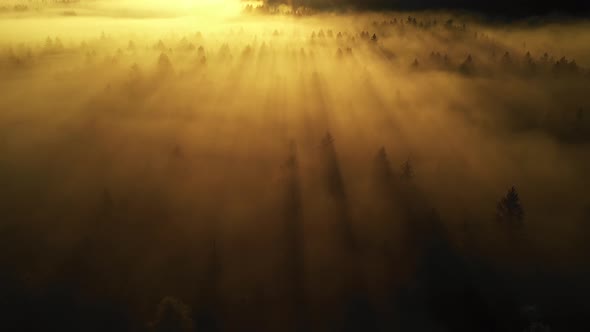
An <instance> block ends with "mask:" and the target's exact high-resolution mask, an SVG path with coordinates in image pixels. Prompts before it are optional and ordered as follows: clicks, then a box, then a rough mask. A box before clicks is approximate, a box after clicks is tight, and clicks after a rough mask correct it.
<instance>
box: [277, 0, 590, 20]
mask: <svg viewBox="0 0 590 332" xmlns="http://www.w3.org/2000/svg"><path fill="white" fill-rule="evenodd" d="M266 2H267V3H268V4H289V5H292V6H293V7H294V8H297V7H309V8H317V9H328V10H338V9H364V10H374V11H379V10H462V11H472V12H478V13H480V14H483V15H490V16H496V17H506V18H522V17H530V16H534V15H547V14H566V15H573V16H583V15H586V14H588V11H589V10H590V4H588V2H587V1H582V0H566V1H558V2H555V1H552V2H549V1H545V2H542V1H535V0H520V1H507V0H502V1H474V0H365V1H361V0H293V1H284V0H267V1H266Z"/></svg>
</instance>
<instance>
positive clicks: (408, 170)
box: [401, 159, 414, 180]
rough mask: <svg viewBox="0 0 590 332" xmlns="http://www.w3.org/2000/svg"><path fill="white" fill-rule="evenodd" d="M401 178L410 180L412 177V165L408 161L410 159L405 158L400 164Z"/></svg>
mask: <svg viewBox="0 0 590 332" xmlns="http://www.w3.org/2000/svg"><path fill="white" fill-rule="evenodd" d="M401 177H402V179H405V180H410V179H412V178H413V177H414V167H413V166H412V163H411V162H410V159H408V160H406V161H405V162H404V163H403V164H402V174H401Z"/></svg>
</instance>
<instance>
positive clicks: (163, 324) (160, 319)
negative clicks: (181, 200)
mask: <svg viewBox="0 0 590 332" xmlns="http://www.w3.org/2000/svg"><path fill="white" fill-rule="evenodd" d="M190 311H191V310H190V308H189V307H188V306H187V305H186V304H184V303H183V302H182V301H181V300H179V299H176V298H174V297H165V298H164V299H162V301H161V302H160V304H159V305H158V311H157V313H156V320H155V321H154V322H152V323H150V327H151V330H152V331H155V332H177V331H178V332H180V331H183V332H188V331H192V330H193V320H192V318H191V314H190Z"/></svg>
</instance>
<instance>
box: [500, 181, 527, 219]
mask: <svg viewBox="0 0 590 332" xmlns="http://www.w3.org/2000/svg"><path fill="white" fill-rule="evenodd" d="M496 219H497V220H498V221H499V222H503V223H507V224H522V222H523V221H524V210H523V208H522V205H521V203H520V197H519V196H518V192H517V191H516V188H515V187H514V186H512V188H510V189H509V190H508V193H507V194H506V196H504V197H502V199H501V200H500V201H499V202H498V204H497V206H496Z"/></svg>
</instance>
